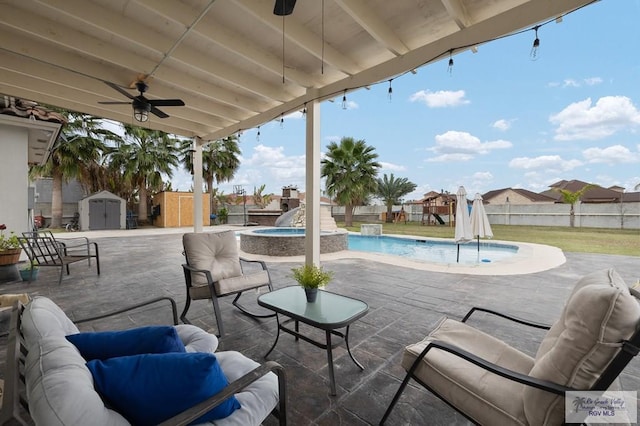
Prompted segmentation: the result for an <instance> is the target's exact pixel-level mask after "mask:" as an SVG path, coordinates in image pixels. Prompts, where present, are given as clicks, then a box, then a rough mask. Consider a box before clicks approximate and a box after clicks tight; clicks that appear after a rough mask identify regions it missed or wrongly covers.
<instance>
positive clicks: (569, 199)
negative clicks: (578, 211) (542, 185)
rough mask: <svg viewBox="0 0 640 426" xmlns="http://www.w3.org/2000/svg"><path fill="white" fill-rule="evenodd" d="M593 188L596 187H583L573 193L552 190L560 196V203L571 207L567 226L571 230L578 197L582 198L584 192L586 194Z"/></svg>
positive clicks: (563, 190) (564, 190)
mask: <svg viewBox="0 0 640 426" xmlns="http://www.w3.org/2000/svg"><path fill="white" fill-rule="evenodd" d="M594 186H596V185H593V184H589V185H585V186H583V187H582V189H580V190H578V191H575V192H574V191H569V190H568V189H562V188H554V189H555V190H556V191H558V192H559V193H560V195H562V201H563V202H565V203H567V204H570V205H571V207H570V208H569V226H570V227H571V228H573V227H574V225H575V220H576V218H575V204H576V203H577V202H578V200H580V197H582V195H584V193H585V192H587V191H588V190H590V189H591V188H593V187H594Z"/></svg>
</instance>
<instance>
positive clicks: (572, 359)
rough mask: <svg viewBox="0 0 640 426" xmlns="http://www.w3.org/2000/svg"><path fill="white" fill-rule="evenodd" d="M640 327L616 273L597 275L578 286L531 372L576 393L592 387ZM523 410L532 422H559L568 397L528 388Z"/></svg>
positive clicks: (635, 307) (637, 311) (638, 310)
mask: <svg viewBox="0 0 640 426" xmlns="http://www.w3.org/2000/svg"><path fill="white" fill-rule="evenodd" d="M638 324H640V306H639V305H638V302H637V300H636V299H635V298H634V297H633V296H632V295H631V294H630V292H629V288H628V287H627V285H626V284H625V283H624V281H623V280H622V278H621V277H620V275H618V273H616V272H615V271H614V270H613V269H605V270H601V271H596V272H593V273H591V274H588V275H586V276H585V277H583V278H582V279H581V280H580V281H578V283H577V284H576V285H575V288H574V289H573V292H572V293H571V296H570V297H569V299H568V301H567V303H566V305H565V308H564V310H563V312H562V314H561V315H560V319H559V320H558V321H557V322H556V323H555V324H554V325H553V327H552V328H551V329H550V330H549V332H548V333H547V335H546V336H545V338H544V340H543V341H542V343H541V344H540V347H539V349H538V353H537V354H536V360H535V365H534V367H533V368H532V370H531V372H530V373H529V375H530V376H532V377H536V378H539V379H544V380H550V381H553V382H555V383H558V384H561V385H565V386H569V387H572V388H574V389H589V388H590V387H591V386H593V385H594V384H595V382H596V380H597V379H598V378H599V376H600V375H601V374H602V372H603V371H604V370H605V368H606V367H607V366H608V365H609V363H610V362H611V360H612V359H613V357H614V356H615V355H616V353H617V352H618V350H619V349H620V343H619V342H620V341H622V340H624V339H628V338H629V337H631V335H632V334H633V333H634V332H635V330H636V327H638ZM524 408H525V413H526V416H527V419H528V420H529V423H530V424H545V425H546V424H559V423H562V421H563V420H564V398H563V397H560V396H557V395H553V394H551V393H548V392H542V391H539V390H537V389H534V388H531V387H528V388H527V389H526V390H525V393H524Z"/></svg>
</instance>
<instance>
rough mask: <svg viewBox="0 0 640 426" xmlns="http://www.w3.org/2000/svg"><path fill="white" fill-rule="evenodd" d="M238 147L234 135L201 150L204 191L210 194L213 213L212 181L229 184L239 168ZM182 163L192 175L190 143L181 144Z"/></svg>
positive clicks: (214, 195)
mask: <svg viewBox="0 0 640 426" xmlns="http://www.w3.org/2000/svg"><path fill="white" fill-rule="evenodd" d="M241 154H242V151H240V147H239V146H238V138H237V137H236V136H235V135H231V136H227V137H226V138H224V139H219V140H217V141H214V142H211V143H209V144H207V145H205V146H204V147H203V148H202V178H203V179H204V181H205V183H206V191H207V192H208V193H209V194H210V202H211V212H215V211H216V210H215V205H216V202H215V198H216V194H215V193H214V187H213V181H214V180H215V181H216V182H217V183H220V182H229V181H230V180H231V179H233V177H234V176H235V174H236V172H237V171H238V168H239V167H240V155H241ZM183 163H184V168H185V170H187V171H188V172H191V173H193V158H192V156H191V141H184V142H183Z"/></svg>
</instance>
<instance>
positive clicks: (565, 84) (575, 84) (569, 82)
mask: <svg viewBox="0 0 640 426" xmlns="http://www.w3.org/2000/svg"><path fill="white" fill-rule="evenodd" d="M562 87H580V84H579V83H578V82H577V81H575V80H574V79H572V78H567V79H566V80H565V81H564V82H563V83H562Z"/></svg>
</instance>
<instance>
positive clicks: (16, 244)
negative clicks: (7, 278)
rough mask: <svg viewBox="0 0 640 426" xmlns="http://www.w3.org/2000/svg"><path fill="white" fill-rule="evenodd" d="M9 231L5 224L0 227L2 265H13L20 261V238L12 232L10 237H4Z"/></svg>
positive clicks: (0, 263)
mask: <svg viewBox="0 0 640 426" xmlns="http://www.w3.org/2000/svg"><path fill="white" fill-rule="evenodd" d="M6 229H7V227H6V225H5V224H4V223H3V224H1V225H0V265H13V264H15V263H18V260H19V259H20V252H21V251H22V248H21V247H20V241H19V240H18V236H17V235H16V234H15V233H14V232H13V231H11V232H10V233H9V235H8V236H6V235H4V231H5V230H6Z"/></svg>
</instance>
